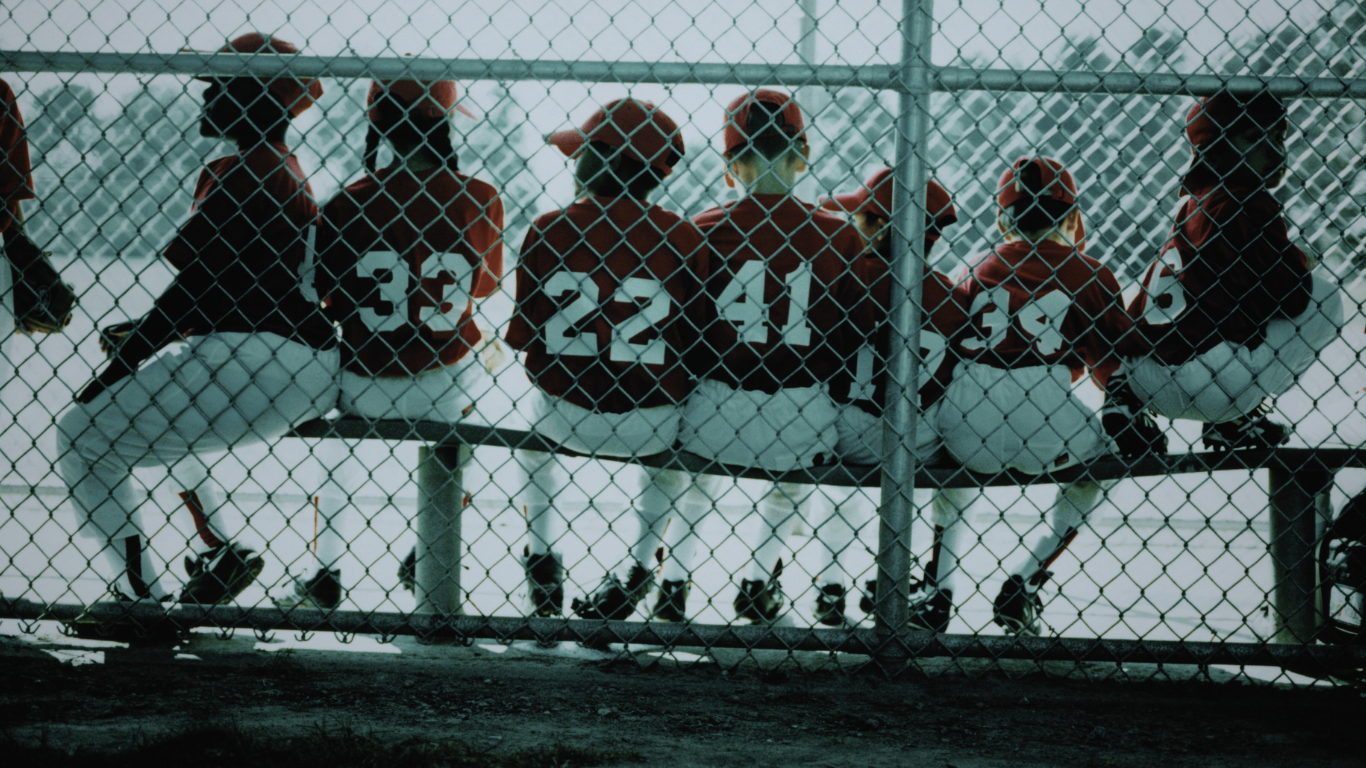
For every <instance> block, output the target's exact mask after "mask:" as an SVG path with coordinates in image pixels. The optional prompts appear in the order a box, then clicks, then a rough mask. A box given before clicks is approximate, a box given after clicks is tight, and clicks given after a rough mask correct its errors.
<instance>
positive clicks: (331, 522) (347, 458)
mask: <svg viewBox="0 0 1366 768" xmlns="http://www.w3.org/2000/svg"><path fill="white" fill-rule="evenodd" d="M357 447H359V441H355V440H344V439H341V438H328V439H326V440H319V441H318V442H317V443H315V444H314V445H313V446H312V453H313V461H314V462H316V465H315V468H316V471H317V474H316V476H315V477H314V482H313V483H312V484H311V486H312V487H313V488H316V489H317V492H316V493H315V494H314V496H313V505H312V506H313V520H312V526H313V538H312V542H311V544H312V546H310V547H309V549H310V550H311V552H312V557H311V558H307V560H306V562H309V564H308V565H305V566H304V567H305V569H308V568H311V569H312V573H311V574H309V573H308V571H307V570H305V572H304V573H305V576H303V577H296V578H295V579H294V580H293V593H292V594H290V595H286V596H285V597H282V598H280V599H278V600H276V603H277V604H278V605H281V606H283V607H290V606H296V605H302V606H304V607H312V608H323V609H329V608H336V607H337V606H338V605H339V604H340V603H341V600H342V597H343V595H344V594H345V588H344V586H343V581H342V572H341V558H342V555H344V554H345V553H346V550H347V541H348V539H347V531H346V530H345V523H346V518H347V514H346V513H347V511H348V510H349V509H351V505H352V499H353V498H354V497H355V495H356V494H357V493H359V492H360V489H361V486H362V485H363V484H364V483H365V480H366V478H367V477H368V476H369V472H368V471H367V470H366V468H365V466H364V465H363V464H362V463H361V462H360V461H358V460H357V459H356V458H355V455H354V453H353V452H354V451H355V449H356V448H357Z"/></svg>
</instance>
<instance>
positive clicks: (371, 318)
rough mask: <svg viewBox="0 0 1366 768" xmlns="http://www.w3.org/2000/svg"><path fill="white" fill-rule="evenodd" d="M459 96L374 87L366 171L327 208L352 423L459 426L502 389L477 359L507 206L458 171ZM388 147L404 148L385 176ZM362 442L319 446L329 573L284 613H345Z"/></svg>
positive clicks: (331, 312) (321, 280)
mask: <svg viewBox="0 0 1366 768" xmlns="http://www.w3.org/2000/svg"><path fill="white" fill-rule="evenodd" d="M457 99H458V92H457V89H456V85H455V83H454V82H452V81H450V80H437V81H432V82H420V81H416V80H395V81H389V82H380V81H374V82H371V83H370V90H369V93H368V95H367V97H366V118H367V129H366V136H365V170H366V175H365V177H364V178H361V179H360V180H359V181H356V182H354V183H352V184H350V185H348V186H347V187H346V189H344V190H342V191H341V192H340V193H339V194H338V195H337V196H336V197H334V198H333V199H332V200H331V202H329V203H328V204H327V205H325V206H324V207H323V215H322V220H321V224H320V226H319V228H318V238H317V252H318V267H317V281H316V287H317V294H316V296H318V297H321V298H322V299H323V300H324V301H325V303H326V304H327V314H328V316H329V317H331V318H333V319H334V320H336V321H337V322H338V323H340V325H341V329H342V358H343V369H342V373H341V394H340V402H339V403H338V407H339V408H340V409H341V411H342V412H343V413H345V414H349V415H354V416H360V417H362V418H366V419H405V420H409V421H414V420H419V419H430V420H435V421H447V422H457V421H460V419H461V417H462V416H463V415H464V414H465V413H467V412H468V411H469V410H470V409H471V408H472V407H473V406H474V404H475V402H476V401H477V400H478V399H479V396H480V394H482V393H483V392H485V391H487V390H488V388H489V386H490V384H491V383H492V377H491V376H490V375H489V373H488V371H487V370H486V369H485V367H484V365H483V363H482V362H481V360H480V356H479V354H477V353H476V351H475V350H477V349H478V348H479V345H480V342H481V334H480V331H479V329H478V328H477V327H476V326H475V322H474V313H475V304H474V301H475V300H476V299H482V298H484V297H486V296H488V295H490V294H492V293H493V292H494V291H495V290H497V288H498V280H499V278H501V277H502V274H503V243H502V231H503V202H502V200H501V199H499V197H498V190H497V189H495V188H494V187H493V186H492V185H491V184H488V183H486V182H484V181H481V180H479V179H475V178H471V177H469V176H465V175H463V174H461V173H460V172H459V170H458V162H459V157H458V155H457V154H456V151H455V148H454V146H453V145H452V143H451V133H452V130H453V126H452V125H451V118H452V117H453V116H454V113H455V112H461V113H462V114H465V115H466V116H467V117H468V116H470V114H469V112H468V111H467V110H465V109H464V108H463V107H460V106H458V105H457V103H456V101H457ZM381 140H384V141H387V142H388V143H389V145H390V146H391V147H392V148H393V162H392V163H391V164H390V165H389V167H387V168H382V169H380V168H377V167H376V165H377V163H378V157H379V148H380V142H381ZM358 444H359V441H351V440H336V439H333V440H323V441H320V442H319V443H318V444H317V445H316V446H315V447H314V449H313V451H314V456H315V457H316V458H317V459H318V461H319V463H320V464H321V465H322V466H323V468H324V469H325V470H326V472H327V476H326V478H324V482H322V483H321V484H320V490H319V492H318V496H317V534H316V547H315V549H314V555H315V559H316V563H315V565H316V569H315V571H314V573H313V575H312V576H310V577H308V578H307V579H302V580H298V581H297V582H296V583H295V591H294V594H293V595H291V596H287V597H285V598H284V599H282V600H281V601H280V602H281V603H282V604H285V605H291V604H299V603H306V604H311V605H313V606H316V607H320V608H333V607H336V605H337V604H338V602H340V600H341V598H342V596H343V595H344V594H345V586H344V584H343V582H342V577H341V569H340V565H339V562H338V561H339V560H340V559H341V556H342V555H343V554H344V552H345V551H346V547H347V540H346V538H345V532H344V528H343V526H342V521H343V519H344V518H343V513H344V512H345V511H346V510H348V509H351V508H352V500H351V497H352V496H353V495H355V494H356V493H358V492H359V491H360V489H361V487H362V486H363V485H364V483H365V481H366V479H367V478H369V476H370V472H369V470H367V469H366V467H365V466H364V465H363V464H361V462H360V461H359V460H357V459H356V458H355V456H354V455H353V451H354V448H355V447H356V446H357V445H358ZM412 561H413V567H414V569H415V568H416V555H413V556H412ZM405 562H406V561H405Z"/></svg>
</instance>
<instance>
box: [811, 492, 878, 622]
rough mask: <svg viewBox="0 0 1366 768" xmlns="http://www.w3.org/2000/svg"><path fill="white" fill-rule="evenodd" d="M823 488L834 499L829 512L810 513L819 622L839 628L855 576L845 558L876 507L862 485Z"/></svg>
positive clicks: (826, 494) (817, 618)
mask: <svg viewBox="0 0 1366 768" xmlns="http://www.w3.org/2000/svg"><path fill="white" fill-rule="evenodd" d="M822 490H823V492H824V495H825V496H826V497H827V498H828V499H829V500H830V507H829V512H828V514H825V515H821V514H820V513H819V512H816V513H814V514H812V515H810V517H811V538H812V540H813V541H814V542H815V554H814V562H813V564H812V570H814V571H815V573H816V621H818V622H820V623H821V624H825V625H827V626H831V627H839V626H843V625H844V623H845V606H846V597H845V596H846V594H847V589H846V587H845V584H846V579H845V577H846V576H848V577H849V580H848V583H850V584H852V583H854V578H855V577H854V575H853V574H850V573H847V571H846V569H845V567H844V562H843V559H844V558H845V557H846V556H847V554H848V553H849V551H850V550H852V549H853V547H854V542H855V541H856V540H857V539H858V534H859V531H862V530H863V529H864V528H865V526H866V525H867V524H868V522H869V521H870V520H871V519H872V516H873V510H872V503H871V502H870V501H869V500H868V498H867V495H866V493H865V492H864V490H863V489H862V488H854V487H848V488H846V487H833V486H831V487H824V488H822ZM813 506H816V507H820V506H821V505H813ZM817 518H824V519H817Z"/></svg>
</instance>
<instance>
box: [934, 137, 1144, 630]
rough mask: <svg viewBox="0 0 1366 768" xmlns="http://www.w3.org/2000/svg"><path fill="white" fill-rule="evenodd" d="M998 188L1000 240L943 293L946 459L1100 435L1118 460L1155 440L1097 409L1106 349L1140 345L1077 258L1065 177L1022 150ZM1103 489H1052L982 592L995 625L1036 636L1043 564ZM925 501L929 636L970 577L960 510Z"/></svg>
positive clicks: (988, 469) (1030, 453)
mask: <svg viewBox="0 0 1366 768" xmlns="http://www.w3.org/2000/svg"><path fill="white" fill-rule="evenodd" d="M997 189H998V194H997V197H996V204H997V209H996V215H997V218H996V221H997V226H998V227H999V228H1000V230H1001V234H1002V237H1003V239H1004V241H1005V242H1004V243H1003V244H1001V245H998V246H996V247H995V248H994V249H993V250H991V251H988V252H987V253H985V254H982V255H981V256H980V257H978V258H977V259H976V261H975V263H974V264H973V265H972V267H971V270H970V271H969V272H968V273H967V274H966V275H965V276H964V277H963V278H961V280H960V282H959V284H958V285H957V286H956V287H955V289H954V290H955V291H956V292H958V293H960V294H961V302H962V304H963V306H966V307H967V308H968V313H969V318H970V325H969V332H968V333H967V334H966V335H965V336H964V337H963V340H962V341H961V343H960V344H959V354H960V355H961V356H962V358H963V362H961V363H959V365H958V367H957V368H956V369H955V371H954V374H953V378H952V381H951V382H950V383H949V385H948V388H947V389H946V390H945V392H944V397H943V400H942V401H941V403H940V407H939V412H938V423H939V429H940V434H941V435H943V437H944V444H945V447H946V448H947V449H948V451H949V453H950V455H951V456H952V457H953V458H954V459H956V460H957V461H958V462H959V463H961V464H962V465H963V466H964V467H965V468H967V469H969V470H972V471H973V472H979V473H984V474H996V473H999V472H1002V471H1004V470H1006V469H1016V470H1019V471H1021V472H1025V473H1028V474H1040V473H1043V472H1046V471H1049V470H1057V469H1062V468H1063V467H1067V466H1071V465H1073V464H1077V463H1081V462H1085V461H1088V460H1090V459H1092V458H1095V457H1097V456H1100V455H1102V454H1105V453H1107V452H1109V451H1110V450H1111V449H1112V443H1111V441H1112V440H1113V441H1114V442H1115V443H1116V444H1117V447H1118V449H1119V452H1120V453H1121V454H1122V455H1126V456H1129V455H1141V454H1142V453H1144V452H1146V451H1148V450H1151V449H1153V447H1154V446H1160V445H1161V444H1162V436H1161V433H1160V432H1158V431H1157V429H1156V426H1155V425H1153V424H1152V422H1151V421H1150V420H1143V419H1131V418H1128V417H1127V416H1126V415H1124V414H1114V413H1110V412H1106V413H1104V414H1102V405H1103V403H1102V400H1103V399H1105V392H1104V391H1103V390H1102V388H1101V387H1104V386H1105V385H1106V383H1107V375H1108V373H1109V372H1111V371H1113V370H1114V368H1115V366H1116V365H1117V355H1118V354H1119V353H1122V352H1125V351H1130V352H1131V353H1132V352H1133V351H1138V350H1139V349H1141V344H1140V342H1139V340H1138V339H1137V337H1136V335H1135V334H1134V333H1133V324H1132V322H1131V321H1130V319H1129V316H1128V314H1126V313H1125V312H1124V307H1123V303H1122V301H1121V297H1120V290H1119V283H1118V282H1117V281H1116V279H1115V276H1114V274H1113V273H1111V272H1110V270H1109V269H1108V268H1106V267H1105V266H1103V265H1102V264H1101V263H1100V262H1098V261H1096V260H1095V259H1093V258H1090V257H1088V256H1085V255H1083V254H1082V253H1081V243H1082V240H1083V232H1084V230H1083V226H1082V218H1081V209H1080V207H1079V206H1078V204H1077V186H1076V184H1075V182H1073V180H1072V174H1071V173H1069V172H1068V171H1067V170H1066V169H1064V168H1063V166H1062V164H1061V163H1059V162H1058V161H1056V160H1053V159H1051V158H1047V157H1038V156H1035V157H1023V158H1020V159H1019V160H1017V161H1016V162H1015V163H1013V164H1012V165H1011V166H1010V167H1009V168H1008V169H1006V172H1005V174H1004V175H1002V177H1001V180H1000V182H999V184H998V185H997ZM1088 374H1089V375H1088ZM1118 383H1119V382H1111V384H1112V385H1117V384H1118ZM1097 385H1099V386H1097ZM1109 399H1110V400H1117V399H1119V397H1118V396H1117V395H1114V394H1111V396H1110V398H1109ZM1102 495H1103V487H1102V485H1101V484H1100V483H1097V482H1094V481H1090V480H1082V481H1077V482H1074V483H1070V484H1068V485H1067V486H1065V487H1062V488H1059V490H1058V494H1057V497H1056V499H1055V501H1054V504H1053V507H1052V510H1051V512H1050V517H1051V520H1052V524H1051V527H1050V529H1049V530H1048V531H1047V532H1045V533H1044V535H1043V536H1042V537H1041V538H1040V539H1039V540H1038V541H1037V542H1036V543H1035V544H1034V545H1033V546H1032V547H1031V548H1030V550H1029V551H1028V552H1026V553H1025V554H1024V555H1023V556H1022V557H1020V558H1018V559H1017V562H1015V563H1013V564H1011V565H1010V566H1008V567H1007V573H1008V576H1007V579H1006V581H1005V583H1004V584H1003V585H1002V587H1001V590H1000V592H999V593H998V595H997V597H996V600H995V622H996V623H997V624H999V625H1001V626H1003V627H1005V628H1006V630H1007V631H1009V632H1012V633H1016V634H1027V635H1032V634H1037V633H1038V615H1039V613H1040V612H1041V610H1042V600H1041V598H1040V597H1039V594H1038V592H1039V588H1040V587H1041V586H1042V585H1043V583H1044V582H1045V581H1046V580H1047V579H1048V577H1049V575H1050V574H1049V572H1048V566H1049V565H1051V564H1052V563H1053V561H1054V560H1055V559H1057V558H1058V557H1059V556H1060V555H1061V554H1062V552H1063V551H1064V549H1065V548H1066V547H1067V545H1068V544H1069V543H1070V542H1071V541H1072V539H1073V538H1074V537H1075V536H1076V533H1077V530H1078V529H1079V528H1080V526H1081V523H1082V521H1084V520H1085V518H1086V515H1087V514H1089V513H1090V512H1091V510H1092V509H1094V508H1095V507H1096V506H1097V505H1098V504H1099V503H1100V500H1101V498H1102ZM936 502H937V503H936V505H935V508H934V515H935V519H934V522H935V525H936V527H937V528H939V529H942V531H941V532H940V546H939V549H938V558H939V560H938V562H937V564H936V567H935V570H934V573H933V576H934V577H935V582H936V583H935V585H934V586H933V587H930V588H928V589H927V590H926V591H925V592H923V593H922V594H921V595H920V596H919V597H918V598H917V599H916V600H915V601H914V602H913V603H912V606H911V613H910V616H911V617H910V624H911V626H913V627H919V628H922V629H929V630H934V631H940V632H942V631H944V630H945V629H946V628H947V626H948V623H949V619H950V615H951V612H952V607H953V598H954V595H958V596H959V597H963V596H965V595H966V594H967V593H966V592H964V591H963V588H964V587H967V588H968V589H973V588H975V587H976V585H969V584H964V583H963V578H962V576H963V573H962V568H961V567H960V566H959V561H960V559H961V558H962V556H963V555H964V554H966V548H970V547H971V546H972V545H973V543H974V542H973V541H971V539H970V536H969V534H970V533H971V532H970V531H969V530H968V520H967V519H965V518H966V517H967V515H966V512H967V505H966V504H964V503H962V500H957V501H955V500H954V499H953V498H952V497H948V496H944V495H942V494H941V495H940V496H939V497H937V499H936ZM927 576H928V574H927ZM960 585H961V586H960Z"/></svg>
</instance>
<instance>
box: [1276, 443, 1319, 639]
mask: <svg viewBox="0 0 1366 768" xmlns="http://www.w3.org/2000/svg"><path fill="white" fill-rule="evenodd" d="M1332 484H1333V473H1331V472H1329V471H1327V470H1325V469H1317V468H1310V467H1300V468H1298V469H1297V470H1295V471H1292V470H1289V469H1285V468H1281V467H1274V466H1273V467H1271V468H1270V469H1269V470H1267V485H1268V487H1269V491H1270V497H1271V527H1270V535H1271V546H1270V550H1271V573H1272V580H1273V581H1274V582H1275V586H1274V587H1273V589H1274V590H1275V591H1274V593H1273V596H1272V600H1271V603H1272V608H1273V610H1274V611H1275V614H1276V616H1275V621H1276V634H1275V638H1276V642H1278V643H1312V642H1314V638H1315V636H1316V635H1317V634H1318V629H1319V622H1320V616H1319V613H1320V611H1319V605H1318V600H1319V593H1318V563H1317V561H1316V559H1315V544H1316V543H1317V542H1318V535H1319V530H1318V529H1319V518H1320V517H1321V516H1322V517H1325V518H1330V517H1331V513H1330V512H1329V510H1328V503H1329V499H1328V494H1329V492H1330V490H1331V487H1332Z"/></svg>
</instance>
